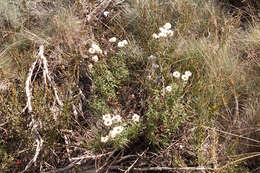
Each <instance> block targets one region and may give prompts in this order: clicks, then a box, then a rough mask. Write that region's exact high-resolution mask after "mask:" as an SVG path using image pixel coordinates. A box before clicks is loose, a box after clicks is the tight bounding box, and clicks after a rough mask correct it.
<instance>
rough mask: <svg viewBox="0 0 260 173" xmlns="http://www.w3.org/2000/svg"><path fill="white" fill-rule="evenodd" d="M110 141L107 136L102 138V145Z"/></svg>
mask: <svg viewBox="0 0 260 173" xmlns="http://www.w3.org/2000/svg"><path fill="white" fill-rule="evenodd" d="M108 139H109V136H105V137H103V136H101V139H100V141H101V142H102V143H106V142H107V141H108Z"/></svg>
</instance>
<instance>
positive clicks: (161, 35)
mask: <svg viewBox="0 0 260 173" xmlns="http://www.w3.org/2000/svg"><path fill="white" fill-rule="evenodd" d="M158 36H159V37H167V34H166V33H164V32H160V33H159V35H158Z"/></svg>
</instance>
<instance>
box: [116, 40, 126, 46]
mask: <svg viewBox="0 0 260 173" xmlns="http://www.w3.org/2000/svg"><path fill="white" fill-rule="evenodd" d="M117 47H125V44H124V43H123V42H122V41H120V42H118V44H117Z"/></svg>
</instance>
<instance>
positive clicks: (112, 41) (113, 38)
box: [108, 37, 117, 43]
mask: <svg viewBox="0 0 260 173" xmlns="http://www.w3.org/2000/svg"><path fill="white" fill-rule="evenodd" d="M116 40H117V38H116V37H112V38H110V39H109V40H108V41H109V42H110V43H114V42H116Z"/></svg>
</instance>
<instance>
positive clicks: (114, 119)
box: [112, 114, 122, 123]
mask: <svg viewBox="0 0 260 173" xmlns="http://www.w3.org/2000/svg"><path fill="white" fill-rule="evenodd" d="M112 121H113V122H115V123H118V122H121V121H122V117H121V116H120V115H118V114H117V115H115V116H113V118H112Z"/></svg>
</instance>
